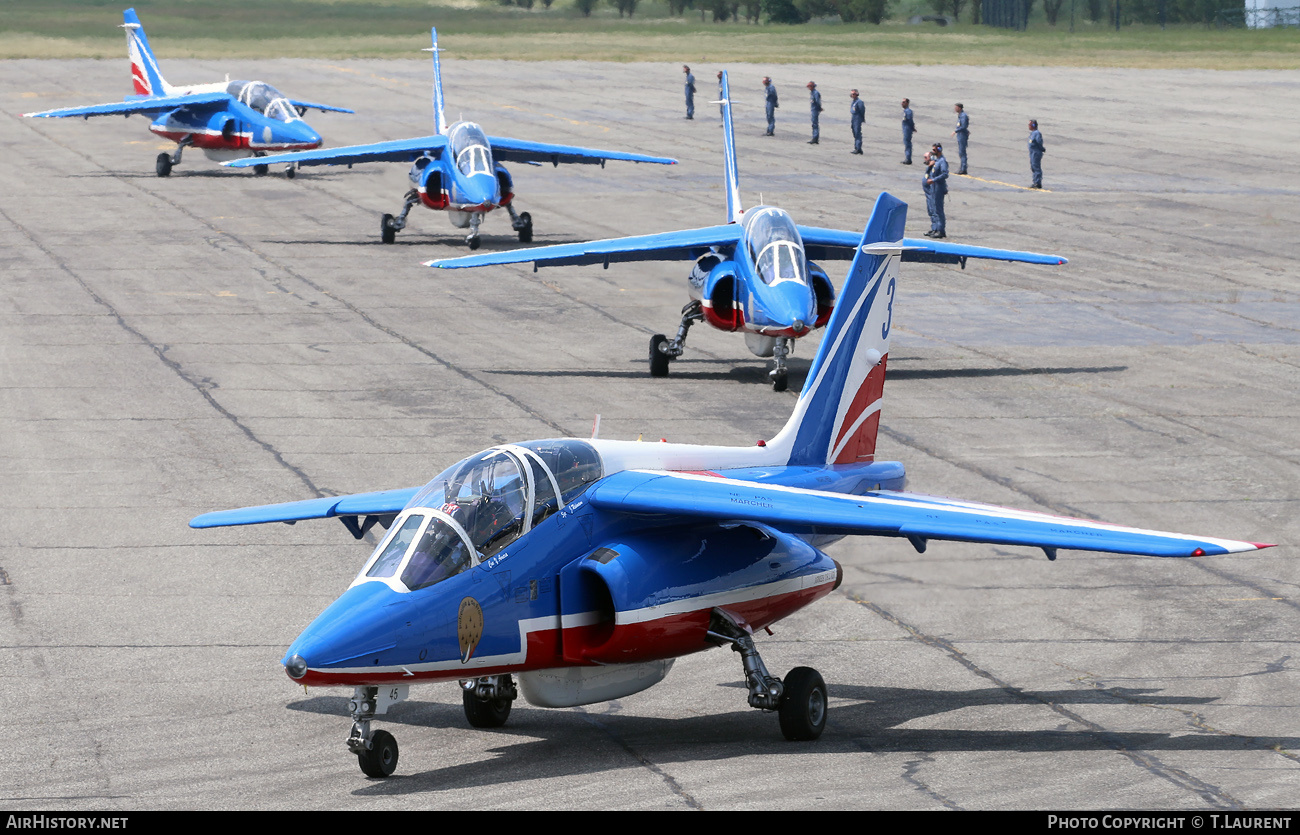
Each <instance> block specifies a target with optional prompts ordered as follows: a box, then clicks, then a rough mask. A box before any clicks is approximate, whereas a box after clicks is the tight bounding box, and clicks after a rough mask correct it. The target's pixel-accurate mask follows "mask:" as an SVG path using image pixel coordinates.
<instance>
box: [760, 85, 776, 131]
mask: <svg viewBox="0 0 1300 835" xmlns="http://www.w3.org/2000/svg"><path fill="white" fill-rule="evenodd" d="M763 89H764V90H766V91H767V92H766V107H767V133H766V134H764V136H775V135H776V109H777V107H779V106H780V105H778V104H777V103H776V85H775V84H773V83H772V79H770V78H768V77H767V76H763Z"/></svg>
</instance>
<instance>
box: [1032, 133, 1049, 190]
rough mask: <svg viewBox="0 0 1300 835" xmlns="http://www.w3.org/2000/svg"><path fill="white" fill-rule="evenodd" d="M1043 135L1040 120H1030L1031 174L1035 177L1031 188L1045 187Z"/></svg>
mask: <svg viewBox="0 0 1300 835" xmlns="http://www.w3.org/2000/svg"><path fill="white" fill-rule="evenodd" d="M1045 150H1047V149H1046V148H1045V147H1044V146H1043V135H1042V134H1041V133H1039V131H1038V120H1037V119H1030V120H1029V173H1031V174H1033V175H1034V182H1033V184H1032V185H1030V186H1029V187H1030V188H1042V187H1043V151H1045Z"/></svg>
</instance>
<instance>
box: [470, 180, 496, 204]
mask: <svg viewBox="0 0 1300 835" xmlns="http://www.w3.org/2000/svg"><path fill="white" fill-rule="evenodd" d="M499 199H500V195H498V194H497V178H496V177H493V176H492V175H491V174H474V175H472V176H469V177H466V178H465V188H464V202H465V203H466V204H467V205H473V206H478V205H484V204H487V205H491V206H495V205H496V204H497V202H498V201H499Z"/></svg>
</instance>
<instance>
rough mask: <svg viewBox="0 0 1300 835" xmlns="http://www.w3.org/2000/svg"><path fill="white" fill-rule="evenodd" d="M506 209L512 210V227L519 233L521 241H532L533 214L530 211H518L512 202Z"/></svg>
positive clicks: (525, 242)
mask: <svg viewBox="0 0 1300 835" xmlns="http://www.w3.org/2000/svg"><path fill="white" fill-rule="evenodd" d="M506 211H508V212H510V228H512V229H514V230H515V231H516V232H518V233H519V243H521V244H528V243H532V241H533V216H532V215H530V214H528V212H523V213H520V212H516V211H515V207H514V205H513V204H511V203H507V204H506Z"/></svg>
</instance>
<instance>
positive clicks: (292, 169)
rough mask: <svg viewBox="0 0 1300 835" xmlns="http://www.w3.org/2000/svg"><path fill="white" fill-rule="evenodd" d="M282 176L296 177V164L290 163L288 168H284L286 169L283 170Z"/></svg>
mask: <svg viewBox="0 0 1300 835" xmlns="http://www.w3.org/2000/svg"><path fill="white" fill-rule="evenodd" d="M284 176H286V177H288V178H289V179H290V180H292V179H293V178H294V177H297V176H298V166H296V165H291V166H289V167H288V168H286V169H285V170H284Z"/></svg>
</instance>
